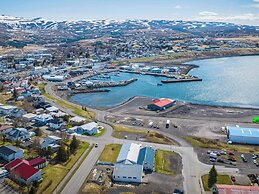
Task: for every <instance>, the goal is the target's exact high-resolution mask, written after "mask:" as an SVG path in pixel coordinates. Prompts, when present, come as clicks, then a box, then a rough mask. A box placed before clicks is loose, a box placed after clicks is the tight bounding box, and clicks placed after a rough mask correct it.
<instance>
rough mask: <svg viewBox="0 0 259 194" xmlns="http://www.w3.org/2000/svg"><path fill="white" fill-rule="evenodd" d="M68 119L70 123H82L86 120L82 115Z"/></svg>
mask: <svg viewBox="0 0 259 194" xmlns="http://www.w3.org/2000/svg"><path fill="white" fill-rule="evenodd" d="M69 121H70V122H71V123H76V124H79V123H84V122H85V121H86V119H85V118H83V117H78V116H75V117H72V118H71V119H70V120H69Z"/></svg>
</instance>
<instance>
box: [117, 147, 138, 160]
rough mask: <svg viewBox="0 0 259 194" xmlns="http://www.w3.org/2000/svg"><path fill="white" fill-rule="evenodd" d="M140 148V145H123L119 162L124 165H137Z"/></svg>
mask: <svg viewBox="0 0 259 194" xmlns="http://www.w3.org/2000/svg"><path fill="white" fill-rule="evenodd" d="M140 147H141V145H140V144H135V143H131V144H123V145H122V147H121V150H120V154H119V156H118V159H117V162H118V163H124V164H136V163H137V162H138V155H139V151H140Z"/></svg>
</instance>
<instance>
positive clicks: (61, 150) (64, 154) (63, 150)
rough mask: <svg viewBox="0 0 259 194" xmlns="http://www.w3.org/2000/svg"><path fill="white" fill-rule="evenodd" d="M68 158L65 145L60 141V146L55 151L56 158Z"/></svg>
mask: <svg viewBox="0 0 259 194" xmlns="http://www.w3.org/2000/svg"><path fill="white" fill-rule="evenodd" d="M68 158H69V155H68V152H67V150H66V147H65V145H64V143H61V145H60V148H59V149H58V153H57V160H58V161H59V162H66V161H67V160H68Z"/></svg>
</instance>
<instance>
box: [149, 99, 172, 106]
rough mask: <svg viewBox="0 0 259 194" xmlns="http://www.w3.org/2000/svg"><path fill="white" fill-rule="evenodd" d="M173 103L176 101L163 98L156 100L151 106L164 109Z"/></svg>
mask: <svg viewBox="0 0 259 194" xmlns="http://www.w3.org/2000/svg"><path fill="white" fill-rule="evenodd" d="M173 102H175V101H174V100H171V99H169V98H161V99H159V100H156V101H154V102H152V103H151V104H154V105H156V106H159V107H163V106H166V105H168V104H170V103H173Z"/></svg>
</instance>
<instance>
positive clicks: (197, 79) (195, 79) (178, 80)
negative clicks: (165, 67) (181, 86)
mask: <svg viewBox="0 0 259 194" xmlns="http://www.w3.org/2000/svg"><path fill="white" fill-rule="evenodd" d="M194 81H202V79H201V78H186V79H167V80H161V82H162V83H165V84H166V83H179V82H194Z"/></svg>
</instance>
